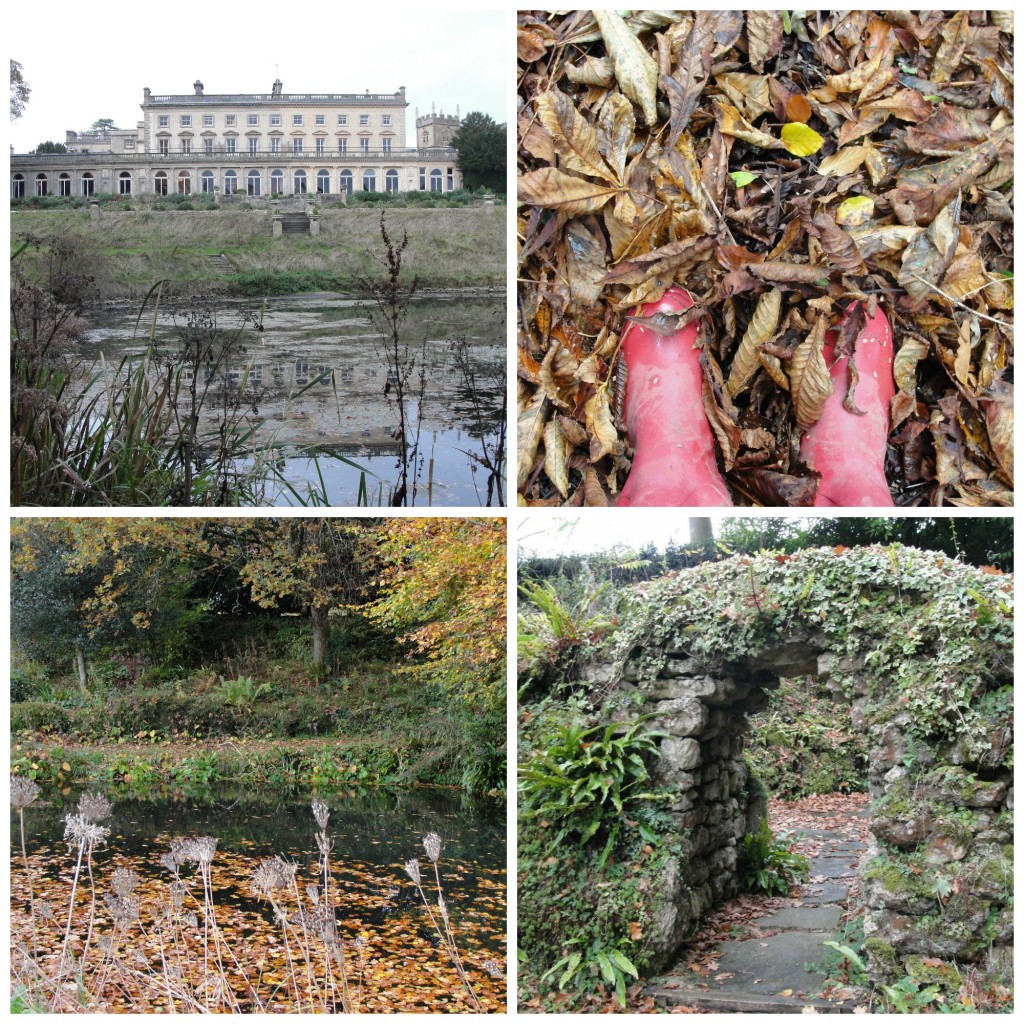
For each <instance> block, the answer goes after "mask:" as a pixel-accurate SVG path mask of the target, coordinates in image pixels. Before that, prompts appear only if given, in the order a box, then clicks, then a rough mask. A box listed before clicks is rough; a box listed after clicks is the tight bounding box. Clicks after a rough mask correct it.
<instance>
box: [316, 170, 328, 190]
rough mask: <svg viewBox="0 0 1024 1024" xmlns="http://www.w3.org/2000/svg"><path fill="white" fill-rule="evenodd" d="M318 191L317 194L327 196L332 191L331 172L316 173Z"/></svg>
mask: <svg viewBox="0 0 1024 1024" xmlns="http://www.w3.org/2000/svg"><path fill="white" fill-rule="evenodd" d="M316 190H317V192H320V193H322V194H323V195H326V194H327V193H328V192H330V191H331V172H330V171H317V172H316Z"/></svg>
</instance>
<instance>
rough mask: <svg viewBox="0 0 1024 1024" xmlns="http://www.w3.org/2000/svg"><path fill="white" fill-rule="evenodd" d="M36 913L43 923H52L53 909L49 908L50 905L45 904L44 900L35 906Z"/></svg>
mask: <svg viewBox="0 0 1024 1024" xmlns="http://www.w3.org/2000/svg"><path fill="white" fill-rule="evenodd" d="M36 913H37V914H38V915H39V916H40V917H41V918H42V919H43V920H44V921H52V920H53V907H51V906H50V904H49V903H47V902H46V900H40V901H39V902H38V903H37V904H36Z"/></svg>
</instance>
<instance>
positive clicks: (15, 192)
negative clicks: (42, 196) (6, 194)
mask: <svg viewBox="0 0 1024 1024" xmlns="http://www.w3.org/2000/svg"><path fill="white" fill-rule="evenodd" d="M11 195H12V196H13V197H14V198H15V199H24V198H25V178H24V176H23V175H21V174H16V175H15V176H14V182H13V184H12V188H11Z"/></svg>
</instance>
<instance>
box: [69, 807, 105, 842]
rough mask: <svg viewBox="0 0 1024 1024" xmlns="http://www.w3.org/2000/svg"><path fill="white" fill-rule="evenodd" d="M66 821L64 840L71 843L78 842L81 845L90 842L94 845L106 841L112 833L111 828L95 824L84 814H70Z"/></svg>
mask: <svg viewBox="0 0 1024 1024" xmlns="http://www.w3.org/2000/svg"><path fill="white" fill-rule="evenodd" d="M64 821H65V823H66V824H65V826H64V841H65V842H67V843H69V844H71V843H78V844H79V845H85V844H88V845H89V846H93V845H95V844H96V843H102V842H105V841H106V838H107V836H109V835H110V829H109V828H104V827H103V826H102V825H94V824H93V823H92V822H91V821H88V820H87V819H86V817H85V816H84V815H82V814H69V815H68V816H67V817H66V818H65V819H64Z"/></svg>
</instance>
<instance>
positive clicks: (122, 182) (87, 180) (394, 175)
mask: <svg viewBox="0 0 1024 1024" xmlns="http://www.w3.org/2000/svg"><path fill="white" fill-rule="evenodd" d="M398 180H399V179H398V171H396V170H394V169H393V168H392V169H390V170H387V171H385V172H384V191H385V192H397V191H398ZM80 181H81V192H80V193H79V194H80V195H83V196H91V195H95V193H96V179H95V177H94V175H93V174H92V172H91V171H85V172H84V173H83V174H82V177H81V179H80ZM443 182H444V175H442V173H441V171H440V169H439V168H436V167H435V168H433V169H432V170H431V171H430V173H429V175H428V173H427V169H426V168H425V167H421V168H420V189H421V190H423V191H426V190H427V189H428V187H429V190H430V191H431V192H441V191H442V190H443ZM284 183H285V174H284V171H282V170H279V169H275V170H273V171H271V172H270V191H271V192H277V193H283V192H284ZM25 184H26V182H25V177H24V175H22V174H15V175H14V180H13V186H12V195H13V196H14V198H15V199H23V198H24V197H25ZM361 184H362V188H363V191H364V192H376V191H377V172H376V171H372V170H367V171H363V174H362V180H361ZM117 185H118V188H117V191H118V193H119V194H120V195H122V196H127V195H131V193H132V174H131V172H130V171H121V173H120V174H119V175H118V179H117ZM354 186H355V179H354V175H353V174H352V172H351V171H349V170H344V171H341V172H340V173H339V174H338V190H339V191H341V192H349V193H351V192H352V191H354ZM453 188H455V176H454V172H453V171H452V169H451V168H449V169H448V191H451V190H452V189H453ZM49 189H50V183H49V179H48V177H47V175H46V174H43V173H39V174H37V175H36V177H35V194H36V195H37V196H45V195H49V194H50V193H49ZM169 189H170V178H169V177H168V174H167V172H166V171H157V172H156V175H155V178H154V187H153V190H154V192H155V193H156V195H158V196H165V195H167V193H168V191H169ZM199 190H200V192H207V193H212V192H216V191H217V179H216V175H215V174H214V173H213V171H202V172H200V174H199ZM221 190H222V192H223V193H224V194H225V195H234V193H236V192H237V191H238V190H239V184H238V173H237V171H225V172H224V178H223V181H222V183H221ZM245 190H246V193H247V194H248V195H250V196H258V195H262V194H263V175H262V174H261V173H260V172H259V171H257V170H252V171H249V172H248V174H246V176H245ZM316 190H317V192H318V193H321V194H323V195H328V194H329V193H330V191H331V174H330V172H329V171H327V170H320V171H317V173H316ZM176 191H177V192H179V193H182V194H184V195H190V194H191V192H192V174H191V172H190V171H179V172H178V176H177V182H176ZM292 191H293V192H294V193H297V194H305V193H306V192H308V191H309V176H308V175H307V174H306V172H305V171H303V170H297V171H295V173H294V174H293V175H292ZM57 194H58V195H61V196H70V195H71V175H70V174H68V173H67V172H64V173H62V174H61V175H60V176H59V177H58V179H57Z"/></svg>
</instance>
